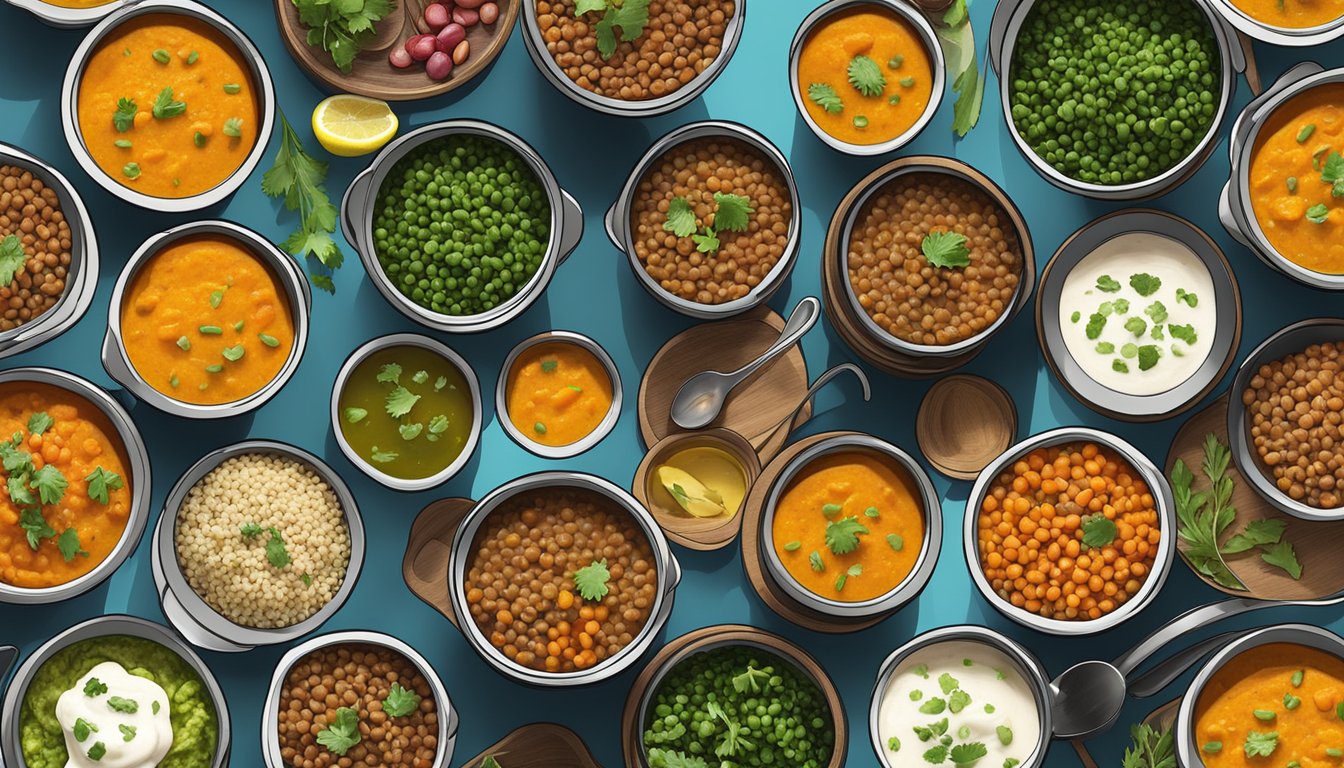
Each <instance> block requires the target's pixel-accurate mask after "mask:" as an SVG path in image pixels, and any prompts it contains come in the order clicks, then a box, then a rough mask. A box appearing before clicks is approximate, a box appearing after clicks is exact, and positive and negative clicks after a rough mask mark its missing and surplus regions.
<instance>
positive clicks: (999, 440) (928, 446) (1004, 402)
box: [915, 374, 1017, 480]
mask: <svg viewBox="0 0 1344 768" xmlns="http://www.w3.org/2000/svg"><path fill="white" fill-rule="evenodd" d="M1016 436H1017V409H1016V408H1014V407H1013V399H1012V398H1011V397H1010V396H1009V395H1008V393H1007V392H1005V391H1004V390H1003V387H1000V386H999V385H998V384H995V383H994V382H992V381H990V380H989V379H984V378H981V377H979V376H970V375H967V374H958V375H956V376H948V377H946V378H943V379H939V380H938V383H937V384H934V385H933V387H931V388H930V389H929V392H928V394H926V395H924V400H923V402H921V403H920V404H919V414H918V415H917V416H916V417H915V439H916V440H917V441H918V442H919V450H920V451H921V452H922V453H923V454H924V458H926V459H928V460H929V463H930V464H932V465H933V468H934V469H936V470H938V471H939V472H942V473H943V474H944V475H947V476H948V477H952V478H956V479H957V480H974V479H975V478H976V477H977V476H978V475H979V474H980V472H981V471H982V470H983V469H984V468H985V467H987V466H989V463H990V462H991V461H993V460H994V459H995V458H996V457H998V455H999V454H1001V453H1003V452H1004V451H1006V450H1008V446H1010V445H1012V444H1013V440H1014V438H1015V437H1016Z"/></svg>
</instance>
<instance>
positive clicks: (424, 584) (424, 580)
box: [401, 499, 476, 628]
mask: <svg viewBox="0 0 1344 768" xmlns="http://www.w3.org/2000/svg"><path fill="white" fill-rule="evenodd" d="M474 506H476V502H474V501H472V500H471V499H439V500H438V501H432V502H430V503H429V505H428V506H426V507H425V508H424V509H422V510H420V514H419V515H417V516H416V518H415V522H414V523H412V524H411V533H410V536H409V537H408V538H407V540H406V554H405V555H403V556H402V559H401V577H402V579H404V580H405V581H406V586H407V587H410V589H411V592H412V593H413V594H414V595H415V596H416V597H418V598H420V599H421V600H423V601H425V603H427V604H428V605H429V607H431V608H433V609H434V610H436V611H438V612H439V613H441V614H443V617H444V618H445V619H447V620H448V621H450V622H452V624H453V626H455V627H458V628H461V625H460V624H458V622H457V614H456V613H455V612H454V611H453V600H452V596H451V593H450V592H449V591H448V561H449V559H450V557H451V555H452V549H453V534H454V533H455V532H456V531H457V526H458V525H460V524H461V523H462V520H463V519H464V518H465V517H466V516H467V513H468V512H470V511H471V509H472V507H474Z"/></svg>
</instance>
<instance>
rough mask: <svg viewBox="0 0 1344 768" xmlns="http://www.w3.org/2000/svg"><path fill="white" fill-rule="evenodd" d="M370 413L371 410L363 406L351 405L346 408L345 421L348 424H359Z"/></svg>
mask: <svg viewBox="0 0 1344 768" xmlns="http://www.w3.org/2000/svg"><path fill="white" fill-rule="evenodd" d="M368 415H369V412H368V411H366V410H365V409H363V408H355V407H353V406H351V407H349V408H346V409H345V421H346V423H347V424H358V423H359V422H361V421H363V420H364V419H365V418H366V417H367V416H368Z"/></svg>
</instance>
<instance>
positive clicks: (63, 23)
mask: <svg viewBox="0 0 1344 768" xmlns="http://www.w3.org/2000/svg"><path fill="white" fill-rule="evenodd" d="M130 1H131V0H5V2H7V3H9V4H10V5H12V6H15V7H17V8H22V9H24V10H25V11H27V12H29V13H31V14H33V15H34V16H36V17H37V18H38V19H41V20H42V22H43V23H45V24H49V25H51V26H53V27H57V28H59V29H73V28H75V27H91V26H93V25H94V24H97V23H98V22H99V21H101V20H102V19H104V18H106V17H107V15H108V14H110V13H113V12H114V11H116V10H117V9H118V8H120V7H121V6H123V5H125V4H126V3H127V2H130Z"/></svg>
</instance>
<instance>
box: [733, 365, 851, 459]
mask: <svg viewBox="0 0 1344 768" xmlns="http://www.w3.org/2000/svg"><path fill="white" fill-rule="evenodd" d="M845 371H849V372H851V373H853V374H854V377H855V378H857V379H858V380H859V383H861V384H863V399H864V402H867V401H868V400H869V399H870V398H871V397H872V388H871V386H870V385H869V384H868V375H867V374H865V373H864V372H863V369H862V368H860V367H859V366H857V365H855V364H853V363H841V364H839V365H837V366H835V367H834V368H831V369H830V370H828V371H826V372H825V373H823V374H821V375H820V376H818V377H817V380H816V381H814V382H812V386H811V387H808V390H807V394H806V395H803V399H802V400H800V401H799V402H798V405H797V406H796V407H794V409H793V410H792V411H789V415H787V416H785V417H784V418H782V419H780V420H779V421H777V422H775V425H774V426H772V427H770V428H769V429H767V430H766V431H765V432H762V433H761V434H760V435H758V436H757V437H754V438H752V439H751V447H752V448H754V449H756V450H758V451H759V450H761V448H762V447H763V446H764V445H765V444H766V443H768V442H770V438H771V437H773V436H774V434H775V433H776V432H778V431H779V430H780V429H782V428H783V427H785V426H786V425H790V424H793V420H794V419H796V418H798V414H799V413H802V411H803V408H804V407H805V406H806V405H807V404H808V403H810V402H812V398H813V397H814V396H815V395H816V394H817V392H818V391H820V390H821V388H822V387H824V386H826V385H827V384H828V383H830V381H831V379H833V378H835V377H836V376H839V375H840V374H842V373H844V372H845Z"/></svg>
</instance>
